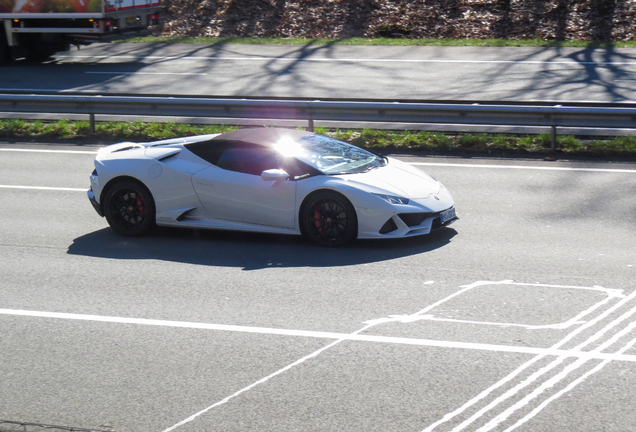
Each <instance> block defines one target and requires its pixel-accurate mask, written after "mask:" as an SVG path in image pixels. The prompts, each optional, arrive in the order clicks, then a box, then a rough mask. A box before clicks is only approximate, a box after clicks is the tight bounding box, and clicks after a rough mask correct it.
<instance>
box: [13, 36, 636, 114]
mask: <svg viewBox="0 0 636 432" xmlns="http://www.w3.org/2000/svg"><path fill="white" fill-rule="evenodd" d="M1 74H2V75H1V76H2V79H1V80H0V91H6V90H25V91H43V90H52V91H73V92H88V93H100V94H101V93H121V94H177V95H204V96H239V97H298V98H318V99H326V98H344V99H358V98H374V99H387V100H470V101H498V100H505V101H524V102H528V101H546V100H547V101H560V102H568V101H597V102H634V101H636V50H634V49H614V48H597V49H592V48H522V47H510V48H485V47H358V46H356V47H350V46H336V45H327V46H323V45H314V44H311V43H309V44H307V45H304V46H262V45H231V44H216V45H178V44H176V45H164V44H156V45H155V44H153V45H144V44H126V43H122V44H95V45H92V46H89V47H86V48H82V49H81V50H72V51H69V52H63V53H59V54H58V55H56V57H55V59H53V60H51V61H48V62H45V63H42V64H25V63H24V62H17V63H15V64H14V65H12V66H9V67H5V68H3V69H2V70H1Z"/></svg>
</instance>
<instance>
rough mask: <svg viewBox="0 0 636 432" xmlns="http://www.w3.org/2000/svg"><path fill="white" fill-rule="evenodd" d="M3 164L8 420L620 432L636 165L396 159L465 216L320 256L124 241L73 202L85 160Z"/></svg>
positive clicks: (241, 245)
mask: <svg viewBox="0 0 636 432" xmlns="http://www.w3.org/2000/svg"><path fill="white" fill-rule="evenodd" d="M0 147H1V148H2V149H1V150H0V203H1V205H0V275H1V276H0V334H1V335H2V337H1V338H0V377H1V378H0V380H1V384H0V419H2V420H10V421H22V422H32V423H43V424H53V425H65V426H72V427H76V428H79V427H83V428H93V429H101V430H115V431H118V432H119V431H122V432H123V431H125V432H153V431H156V432H167V431H172V430H175V431H179V432H182V431H183V432H184V431H197V432H200V431H247V430H266V431H298V430H303V431H335V430H342V431H414V432H415V431H420V432H421V431H431V432H445V431H511V430H517V431H527V432H530V431H531V432H537V431H565V430H571V431H577V432H598V431H600V430H603V431H608V432H619V431H621V432H622V431H632V430H635V429H636V415H635V414H634V410H633V400H634V398H635V397H636V390H635V389H634V386H633V382H634V379H636V363H635V361H636V349H635V348H634V347H633V345H634V343H636V334H635V332H634V327H635V326H636V324H635V323H636V321H635V320H634V314H636V289H635V288H636V286H635V285H634V281H635V280H636V242H635V241H634V240H635V234H634V232H635V228H636V222H635V219H634V215H635V214H636V202H635V201H634V199H633V197H634V193H635V192H636V164H629V163H626V164H621V163H584V162H567V161H561V162H559V161H557V162H546V161H528V160H513V159H511V160H500V159H486V158H483V159H482V158H473V159H461V158H437V157H428V158H426V157H416V156H404V155H403V156H400V158H401V159H403V160H405V161H407V162H410V163H415V164H418V165H417V166H419V167H421V168H424V169H426V170H427V171H428V172H430V173H431V174H433V175H434V176H435V177H436V178H438V179H439V180H441V181H442V182H444V184H445V185H446V186H447V187H448V188H449V189H450V190H451V191H452V192H453V193H454V195H455V199H456V202H457V208H458V212H459V215H460V217H461V220H460V221H458V222H457V223H456V224H454V225H452V227H450V228H446V229H442V230H439V231H436V232H434V233H433V234H431V235H429V236H425V237H421V238H411V239H406V240H403V241H391V242H380V241H359V242H357V243H356V244H354V245H353V246H351V247H347V248H343V249H335V250H333V249H323V248H318V247H314V246H311V245H309V244H307V243H305V242H304V241H303V240H302V239H299V238H296V237H278V236H270V235H256V234H240V233H227V232H212V231H207V232H205V231H188V230H167V229H160V230H157V231H156V232H155V233H153V234H152V235H150V236H148V237H144V238H139V239H128V238H122V237H118V236H117V235H115V234H114V233H113V232H111V230H110V229H109V228H107V225H106V222H105V220H103V219H101V218H100V217H99V216H98V215H97V214H96V213H95V212H94V210H93V209H92V207H91V206H90V204H89V202H88V200H87V199H86V194H85V190H86V188H87V187H88V175H89V173H90V172H91V170H92V159H93V157H94V154H93V152H94V151H95V150H96V147H93V146H83V147H79V146H78V147H64V146H58V145H48V146H34V145H21V144H4V145H0ZM5 149H8V150H5ZM20 150H32V151H20ZM37 150H46V151H44V152H42V151H37ZM65 151H67V152H65ZM69 151H70V152H69ZM421 164H423V165H421ZM0 430H2V427H1V426H0Z"/></svg>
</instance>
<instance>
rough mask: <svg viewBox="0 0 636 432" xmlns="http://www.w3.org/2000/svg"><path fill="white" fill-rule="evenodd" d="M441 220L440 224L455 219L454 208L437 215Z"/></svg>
mask: <svg viewBox="0 0 636 432" xmlns="http://www.w3.org/2000/svg"><path fill="white" fill-rule="evenodd" d="M439 217H440V219H441V220H442V224H445V223H447V222H450V221H452V220H453V219H456V218H457V213H456V212H455V207H453V208H449V209H448V210H444V211H443V212H441V213H440V215H439Z"/></svg>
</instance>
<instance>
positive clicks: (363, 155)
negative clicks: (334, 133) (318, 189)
mask: <svg viewBox="0 0 636 432" xmlns="http://www.w3.org/2000/svg"><path fill="white" fill-rule="evenodd" d="M296 143H298V144H300V146H298V145H293V147H295V148H293V155H290V156H293V157H295V158H296V159H298V160H300V161H302V162H304V163H306V164H308V165H310V166H312V167H314V168H316V169H317V170H318V171H320V172H322V173H323V174H327V175H336V174H355V173H361V172H365V171H369V170H371V169H374V168H378V167H381V166H384V165H386V160H385V159H383V158H382V157H380V156H377V155H375V154H373V153H371V152H368V151H366V150H363V149H361V148H359V147H356V146H354V145H351V144H348V143H346V142H344V141H340V140H337V139H334V138H329V137H326V136H324V135H306V136H303V137H301V138H297V139H296ZM285 149H287V150H289V146H283V147H282V150H283V151H282V152H281V153H283V154H284V153H285V151H284V150H285Z"/></svg>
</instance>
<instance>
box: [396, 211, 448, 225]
mask: <svg viewBox="0 0 636 432" xmlns="http://www.w3.org/2000/svg"><path fill="white" fill-rule="evenodd" d="M438 214H439V213H400V214H398V217H399V218H400V219H402V221H403V222H404V223H405V224H406V226H408V227H414V226H418V225H421V224H422V222H424V221H425V220H426V219H427V218H430V217H434V216H437V215H438Z"/></svg>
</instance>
